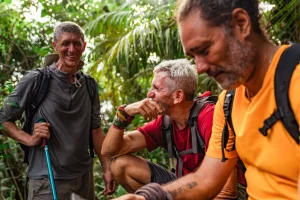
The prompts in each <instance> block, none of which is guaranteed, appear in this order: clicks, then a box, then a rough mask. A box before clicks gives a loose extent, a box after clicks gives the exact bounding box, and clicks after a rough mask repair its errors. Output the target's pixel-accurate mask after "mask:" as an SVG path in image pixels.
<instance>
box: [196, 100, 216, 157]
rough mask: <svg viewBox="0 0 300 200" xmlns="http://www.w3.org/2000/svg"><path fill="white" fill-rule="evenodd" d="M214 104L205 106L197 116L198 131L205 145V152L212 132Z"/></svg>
mask: <svg viewBox="0 0 300 200" xmlns="http://www.w3.org/2000/svg"><path fill="white" fill-rule="evenodd" d="M214 108H215V104H206V105H204V107H203V108H202V109H201V111H200V114H199V116H198V130H199V132H200V134H201V138H202V139H203V140H204V143H205V151H207V149H208V146H209V140H210V137H211V132H212V124H213V116H214Z"/></svg>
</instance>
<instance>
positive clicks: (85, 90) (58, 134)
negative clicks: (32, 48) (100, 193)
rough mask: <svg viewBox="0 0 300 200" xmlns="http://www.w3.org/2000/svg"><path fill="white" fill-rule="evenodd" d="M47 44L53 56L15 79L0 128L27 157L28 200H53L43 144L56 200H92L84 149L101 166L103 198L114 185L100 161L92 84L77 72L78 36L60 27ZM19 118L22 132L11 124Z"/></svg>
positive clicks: (69, 26)
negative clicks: (74, 197)
mask: <svg viewBox="0 0 300 200" xmlns="http://www.w3.org/2000/svg"><path fill="white" fill-rule="evenodd" d="M52 45H53V48H54V50H55V52H56V53H57V54H50V55H48V56H46V57H45V63H44V66H45V67H44V68H42V69H36V70H32V71H29V72H28V73H27V74H26V75H25V76H24V77H23V78H22V79H21V80H20V82H19V83H18V84H17V86H16V88H15V90H14V91H13V92H12V93H11V94H10V95H9V96H8V98H7V99H6V100H5V102H4V104H3V107H2V108H1V110H0V124H3V126H4V129H5V131H4V132H5V134H6V135H7V136H9V137H10V138H12V139H14V140H16V141H18V142H20V143H21V144H23V146H24V147H25V148H24V149H25V150H26V151H25V154H26V155H27V153H28V160H27V161H28V162H29V165H28V170H27V174H28V177H29V191H28V199H30V200H31V199H37V200H46V199H47V200H50V199H53V198H54V195H53V194H52V193H51V187H50V182H49V176H48V169H47V162H46V157H45V153H44V150H43V148H42V147H41V144H42V142H43V143H44V144H45V143H47V145H48V147H49V153H50V160H51V163H52V170H53V176H54V179H55V186H56V191H57V196H58V199H70V196H71V193H77V194H79V195H80V196H82V197H84V198H86V199H89V200H93V199H94V178H93V159H92V157H91V155H90V153H89V151H88V149H89V146H90V150H91V151H90V152H91V153H92V154H93V149H94V150H95V152H96V154H97V155H98V157H99V159H100V161H101V164H102V168H103V178H104V181H105V184H106V191H105V193H107V194H110V193H113V191H114V190H115V183H114V180H113V178H112V175H111V173H110V170H109V160H108V159H107V158H105V157H104V156H101V148H102V142H103V140H104V134H103V132H102V130H101V124H100V102H99V94H98V89H97V83H96V81H95V80H94V79H93V78H92V77H90V76H88V75H85V74H84V73H83V72H82V71H81V69H82V68H83V65H84V63H83V62H82V61H81V60H80V58H81V55H82V53H83V52H84V50H85V47H86V42H85V40H84V34H83V31H82V29H81V28H80V27H79V26H78V25H77V24H75V23H73V22H63V23H60V24H59V25H58V26H56V27H55V30H54V41H53V43H52ZM12 105H15V106H12ZM16 105H17V106H16ZM22 114H23V116H24V117H23V124H24V125H23V130H22V129H20V128H19V127H17V126H16V124H15V121H16V120H19V119H21V117H22ZM24 120H25V122H24ZM38 121H41V122H40V123H37V122H38ZM24 130H25V131H24ZM46 140H47V142H46ZM51 186H52V183H51Z"/></svg>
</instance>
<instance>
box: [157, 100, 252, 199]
mask: <svg viewBox="0 0 300 200" xmlns="http://www.w3.org/2000/svg"><path fill="white" fill-rule="evenodd" d="M217 100H218V97H217V96H205V97H197V98H195V99H194V101H195V104H194V106H193V107H192V109H191V112H190V116H189V119H188V125H189V127H190V129H191V136H192V148H191V149H187V150H184V151H182V152H178V151H177V148H176V146H175V145H174V140H173V134H172V132H173V127H172V121H171V119H170V117H169V116H167V115H164V116H163V128H162V132H163V138H164V141H165V144H166V146H167V151H168V156H169V158H176V159H177V163H178V177H180V176H182V168H183V161H182V156H183V155H186V154H191V153H203V154H205V143H204V141H203V139H202V138H201V136H200V134H199V131H198V115H199V113H200V111H201V109H202V107H203V106H204V105H206V104H207V103H213V104H215V103H216V102H217ZM229 103H232V102H229ZM224 105H225V103H224ZM227 105H228V109H229V111H231V104H227ZM224 113H225V109H224ZM229 114H230V112H229ZM228 121H229V122H230V123H231V118H230V116H229V118H228ZM230 123H229V124H227V123H226V124H225V125H224V128H226V129H227V131H228V125H229V126H232V124H231V125H230ZM232 127H233V126H232ZM228 135H229V133H228ZM227 140H228V139H227ZM222 153H224V152H222ZM222 160H223V159H222ZM237 167H238V168H239V170H238V185H237V187H238V199H241V200H244V199H247V198H248V195H247V192H246V187H247V183H246V180H245V178H244V174H245V172H246V167H245V166H244V164H243V162H242V160H241V159H240V158H239V159H238V162H237Z"/></svg>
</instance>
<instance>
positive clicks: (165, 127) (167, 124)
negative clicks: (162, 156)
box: [162, 115, 177, 158]
mask: <svg viewBox="0 0 300 200" xmlns="http://www.w3.org/2000/svg"><path fill="white" fill-rule="evenodd" d="M162 132H163V137H164V140H165V144H166V146H167V151H168V156H169V158H177V154H176V150H175V149H176V147H174V144H173V143H174V142H173V135H172V132H173V126H172V121H171V119H170V117H169V116H168V115H164V116H163V120H162ZM174 148H175V149H174Z"/></svg>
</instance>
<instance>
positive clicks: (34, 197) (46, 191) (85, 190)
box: [28, 171, 95, 200]
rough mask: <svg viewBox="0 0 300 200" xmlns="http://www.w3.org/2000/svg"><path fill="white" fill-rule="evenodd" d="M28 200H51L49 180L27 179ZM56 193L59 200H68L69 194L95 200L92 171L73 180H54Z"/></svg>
mask: <svg viewBox="0 0 300 200" xmlns="http://www.w3.org/2000/svg"><path fill="white" fill-rule="evenodd" d="M28 185H29V186H28V200H52V199H53V196H52V191H51V185H50V181H49V178H42V179H29V184H28ZM55 186H56V193H57V196H58V199H59V200H69V199H70V196H71V193H73V192H74V193H76V194H78V195H80V196H82V197H83V198H85V199H88V200H94V199H95V193H94V175H93V171H90V172H88V173H86V174H85V175H83V176H81V177H78V178H74V179H55Z"/></svg>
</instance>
